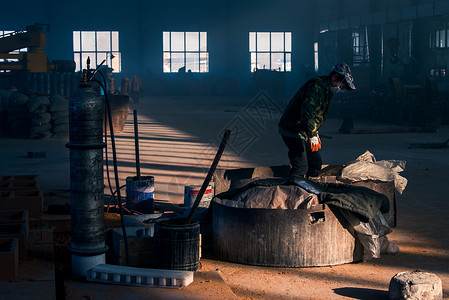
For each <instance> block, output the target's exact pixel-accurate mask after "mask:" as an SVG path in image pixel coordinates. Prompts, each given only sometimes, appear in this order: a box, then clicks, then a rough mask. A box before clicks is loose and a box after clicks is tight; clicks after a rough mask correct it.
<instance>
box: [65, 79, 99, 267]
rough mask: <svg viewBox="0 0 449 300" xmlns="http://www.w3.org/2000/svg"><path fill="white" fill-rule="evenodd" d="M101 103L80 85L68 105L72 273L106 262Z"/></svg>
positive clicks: (88, 89) (90, 89)
mask: <svg viewBox="0 0 449 300" xmlns="http://www.w3.org/2000/svg"><path fill="white" fill-rule="evenodd" d="M103 111H104V103H103V101H102V98H100V97H99V96H98V95H97V94H96V92H95V91H94V89H93V88H92V87H91V86H89V85H87V84H83V85H81V86H80V88H79V89H78V91H77V92H76V93H75V94H74V95H73V96H72V97H71V98H70V101H69V126H70V130H69V134H70V140H69V143H68V144H67V147H68V148H69V149H70V192H71V232H72V243H71V247H70V251H71V252H72V273H73V275H75V276H86V271H87V270H89V269H90V268H93V267H95V266H96V265H98V264H100V263H104V262H105V255H104V253H105V250H106V249H105V236H104V199H103V198H104V194H103V193H104V183H103V147H104V143H103V135H102V130H103V116H102V113H103Z"/></svg>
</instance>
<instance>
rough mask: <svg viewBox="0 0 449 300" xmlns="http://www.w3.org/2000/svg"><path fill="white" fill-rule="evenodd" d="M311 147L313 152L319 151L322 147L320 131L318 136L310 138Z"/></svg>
mask: <svg viewBox="0 0 449 300" xmlns="http://www.w3.org/2000/svg"><path fill="white" fill-rule="evenodd" d="M310 149H312V152H315V151H318V150H320V149H321V140H320V136H319V135H318V133H317V134H316V136H314V137H312V138H311V139H310Z"/></svg>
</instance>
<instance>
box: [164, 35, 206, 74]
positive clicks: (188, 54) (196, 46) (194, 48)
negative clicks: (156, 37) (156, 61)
mask: <svg viewBox="0 0 449 300" xmlns="http://www.w3.org/2000/svg"><path fill="white" fill-rule="evenodd" d="M162 44H163V45H162V49H163V54H162V57H163V61H162V66H163V72H164V73H177V72H193V73H207V72H209V53H208V52H207V32H197V31H193V32H184V31H164V32H162Z"/></svg>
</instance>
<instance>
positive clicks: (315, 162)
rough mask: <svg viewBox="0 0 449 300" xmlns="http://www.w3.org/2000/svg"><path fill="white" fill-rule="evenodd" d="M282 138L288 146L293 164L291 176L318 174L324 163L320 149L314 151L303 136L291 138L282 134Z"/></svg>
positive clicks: (291, 163)
mask: <svg viewBox="0 0 449 300" xmlns="http://www.w3.org/2000/svg"><path fill="white" fill-rule="evenodd" d="M282 139H283V140H284V143H285V145H286V146H287V148H288V158H289V159H290V165H291V169H290V174H289V176H291V177H304V176H307V177H315V176H317V175H318V173H319V172H320V170H321V166H322V164H323V161H322V159H321V155H320V153H319V151H315V152H312V150H310V144H309V143H308V142H305V141H304V140H303V139H301V138H299V139H298V138H291V137H287V136H283V135H282Z"/></svg>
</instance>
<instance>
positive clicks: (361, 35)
mask: <svg viewBox="0 0 449 300" xmlns="http://www.w3.org/2000/svg"><path fill="white" fill-rule="evenodd" d="M352 53H353V59H354V66H361V65H367V64H369V46H368V29H367V28H366V27H364V29H362V30H358V31H353V32H352Z"/></svg>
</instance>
